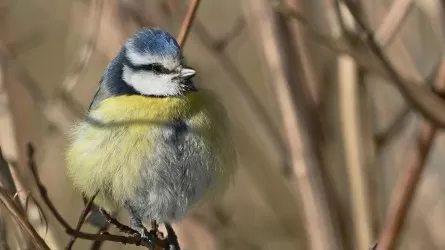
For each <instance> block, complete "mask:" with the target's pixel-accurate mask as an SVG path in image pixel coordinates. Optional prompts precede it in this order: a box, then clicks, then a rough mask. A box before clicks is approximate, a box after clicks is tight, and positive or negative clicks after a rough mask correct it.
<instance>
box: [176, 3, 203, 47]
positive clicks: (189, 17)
mask: <svg viewBox="0 0 445 250" xmlns="http://www.w3.org/2000/svg"><path fill="white" fill-rule="evenodd" d="M200 2H201V0H191V1H189V8H188V10H187V14H186V15H185V17H184V21H182V24H181V29H180V31H179V35H178V38H177V40H178V44H179V46H181V47H184V44H185V41H186V39H187V36H188V34H189V33H190V29H191V28H192V23H193V20H195V14H196V11H197V10H198V6H199V3H200Z"/></svg>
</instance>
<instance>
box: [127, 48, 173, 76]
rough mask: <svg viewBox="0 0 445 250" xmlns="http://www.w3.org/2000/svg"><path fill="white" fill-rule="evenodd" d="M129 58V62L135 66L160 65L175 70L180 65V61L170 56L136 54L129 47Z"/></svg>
mask: <svg viewBox="0 0 445 250" xmlns="http://www.w3.org/2000/svg"><path fill="white" fill-rule="evenodd" d="M126 54H127V57H128V60H130V62H131V63H132V64H134V65H148V64H152V63H160V64H162V65H163V66H164V67H166V68H167V69H170V70H173V69H175V68H176V67H178V66H179V65H180V61H179V60H178V59H176V58H173V57H169V56H159V55H144V54H140V53H137V52H135V50H134V49H133V48H131V47H128V46H127V53H126Z"/></svg>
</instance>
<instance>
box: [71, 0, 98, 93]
mask: <svg viewBox="0 0 445 250" xmlns="http://www.w3.org/2000/svg"><path fill="white" fill-rule="evenodd" d="M102 8H103V0H93V1H91V8H90V9H91V13H92V17H91V23H90V25H88V26H89V27H91V31H90V34H89V37H88V39H87V42H86V43H85V45H83V46H82V47H81V49H80V51H79V53H77V54H79V58H76V59H75V61H74V63H73V65H72V66H71V70H69V71H68V73H67V74H66V77H65V80H64V81H63V83H62V87H63V90H64V91H66V92H68V93H69V92H71V90H72V89H73V88H74V86H75V85H76V84H77V82H78V80H79V78H80V77H81V76H82V74H83V72H84V71H85V69H86V66H87V64H88V62H89V61H90V59H91V55H92V54H93V52H94V49H95V47H96V43H97V38H98V36H99V31H100V24H101V20H102V18H101V15H102Z"/></svg>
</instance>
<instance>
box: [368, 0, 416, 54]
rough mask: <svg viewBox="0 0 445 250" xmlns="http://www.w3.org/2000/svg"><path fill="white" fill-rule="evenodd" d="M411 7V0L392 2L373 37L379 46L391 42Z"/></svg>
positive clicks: (412, 4) (384, 45) (412, 6)
mask: <svg viewBox="0 0 445 250" xmlns="http://www.w3.org/2000/svg"><path fill="white" fill-rule="evenodd" d="M412 9H414V1H413V0H396V1H394V2H393V3H392V5H391V8H390V9H389V11H388V13H387V14H386V16H385V18H384V19H383V22H382V24H381V25H380V26H379V28H378V29H377V31H376V33H375V39H376V41H377V42H378V43H379V44H380V46H382V47H383V48H384V47H386V46H387V45H388V44H389V43H391V41H392V40H393V39H394V37H396V35H397V31H399V29H400V27H401V26H402V24H403V22H404V21H405V19H406V17H407V16H408V14H409V13H410V11H411V10H412Z"/></svg>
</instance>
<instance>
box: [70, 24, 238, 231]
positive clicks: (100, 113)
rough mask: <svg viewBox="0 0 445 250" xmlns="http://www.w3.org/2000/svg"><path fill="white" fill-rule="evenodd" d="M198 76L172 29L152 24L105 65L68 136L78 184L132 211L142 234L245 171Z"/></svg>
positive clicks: (105, 203) (216, 103)
mask: <svg viewBox="0 0 445 250" xmlns="http://www.w3.org/2000/svg"><path fill="white" fill-rule="evenodd" d="M195 75H196V70H195V69H193V68H191V67H189V66H188V65H186V63H185V59H184V56H183V52H182V50H181V48H180V46H179V45H178V43H177V41H176V40H175V38H174V37H173V36H172V35H171V34H170V33H169V32H167V31H165V30H163V29H161V28H158V27H143V28H141V29H140V30H139V31H137V32H136V33H134V34H133V35H132V36H131V37H129V38H128V40H127V41H125V43H124V45H123V46H122V48H121V49H120V51H119V52H118V53H117V55H116V56H115V58H114V59H113V60H112V61H111V62H110V63H109V64H108V65H107V66H106V68H105V70H104V73H103V75H102V77H101V79H100V81H99V87H98V89H97V92H96V94H95V95H94V97H93V99H92V101H91V103H90V106H89V108H88V111H87V112H86V114H85V116H84V118H83V119H82V120H80V121H79V122H77V123H76V124H75V125H74V126H73V128H72V130H71V133H70V134H69V143H68V146H67V149H66V154H65V156H66V157H65V158H66V169H67V171H66V172H67V176H68V178H69V180H71V182H72V184H73V187H74V188H75V189H77V190H78V191H79V192H80V193H82V195H83V196H84V197H86V198H89V199H90V198H91V197H94V196H95V198H94V205H95V206H97V207H99V208H100V209H103V210H104V211H106V212H108V213H115V212H116V211H120V209H126V210H127V211H128V213H129V221H130V227H131V228H132V229H134V230H136V231H137V232H138V233H139V234H140V236H142V237H147V231H146V228H145V225H146V224H147V223H148V222H149V221H153V220H155V221H157V222H158V223H164V224H166V225H167V223H168V224H171V223H176V222H179V221H181V220H182V219H183V218H184V217H185V216H186V215H187V214H188V212H189V211H191V210H192V209H194V208H195V207H199V205H200V204H202V203H205V202H207V201H211V200H212V199H213V200H214V199H215V198H218V197H220V196H221V195H223V194H224V192H225V191H226V190H227V188H228V187H229V184H230V182H231V180H232V179H233V175H234V173H235V172H236V159H237V157H236V150H235V147H234V144H233V140H232V139H233V138H232V137H231V136H230V133H229V122H228V121H229V116H228V113H227V110H226V108H225V106H224V105H223V104H222V102H221V101H220V100H219V99H218V98H217V97H216V95H215V94H214V93H213V92H211V91H209V90H206V89H204V88H200V87H198V86H197V85H196V84H195V81H194V78H195Z"/></svg>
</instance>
